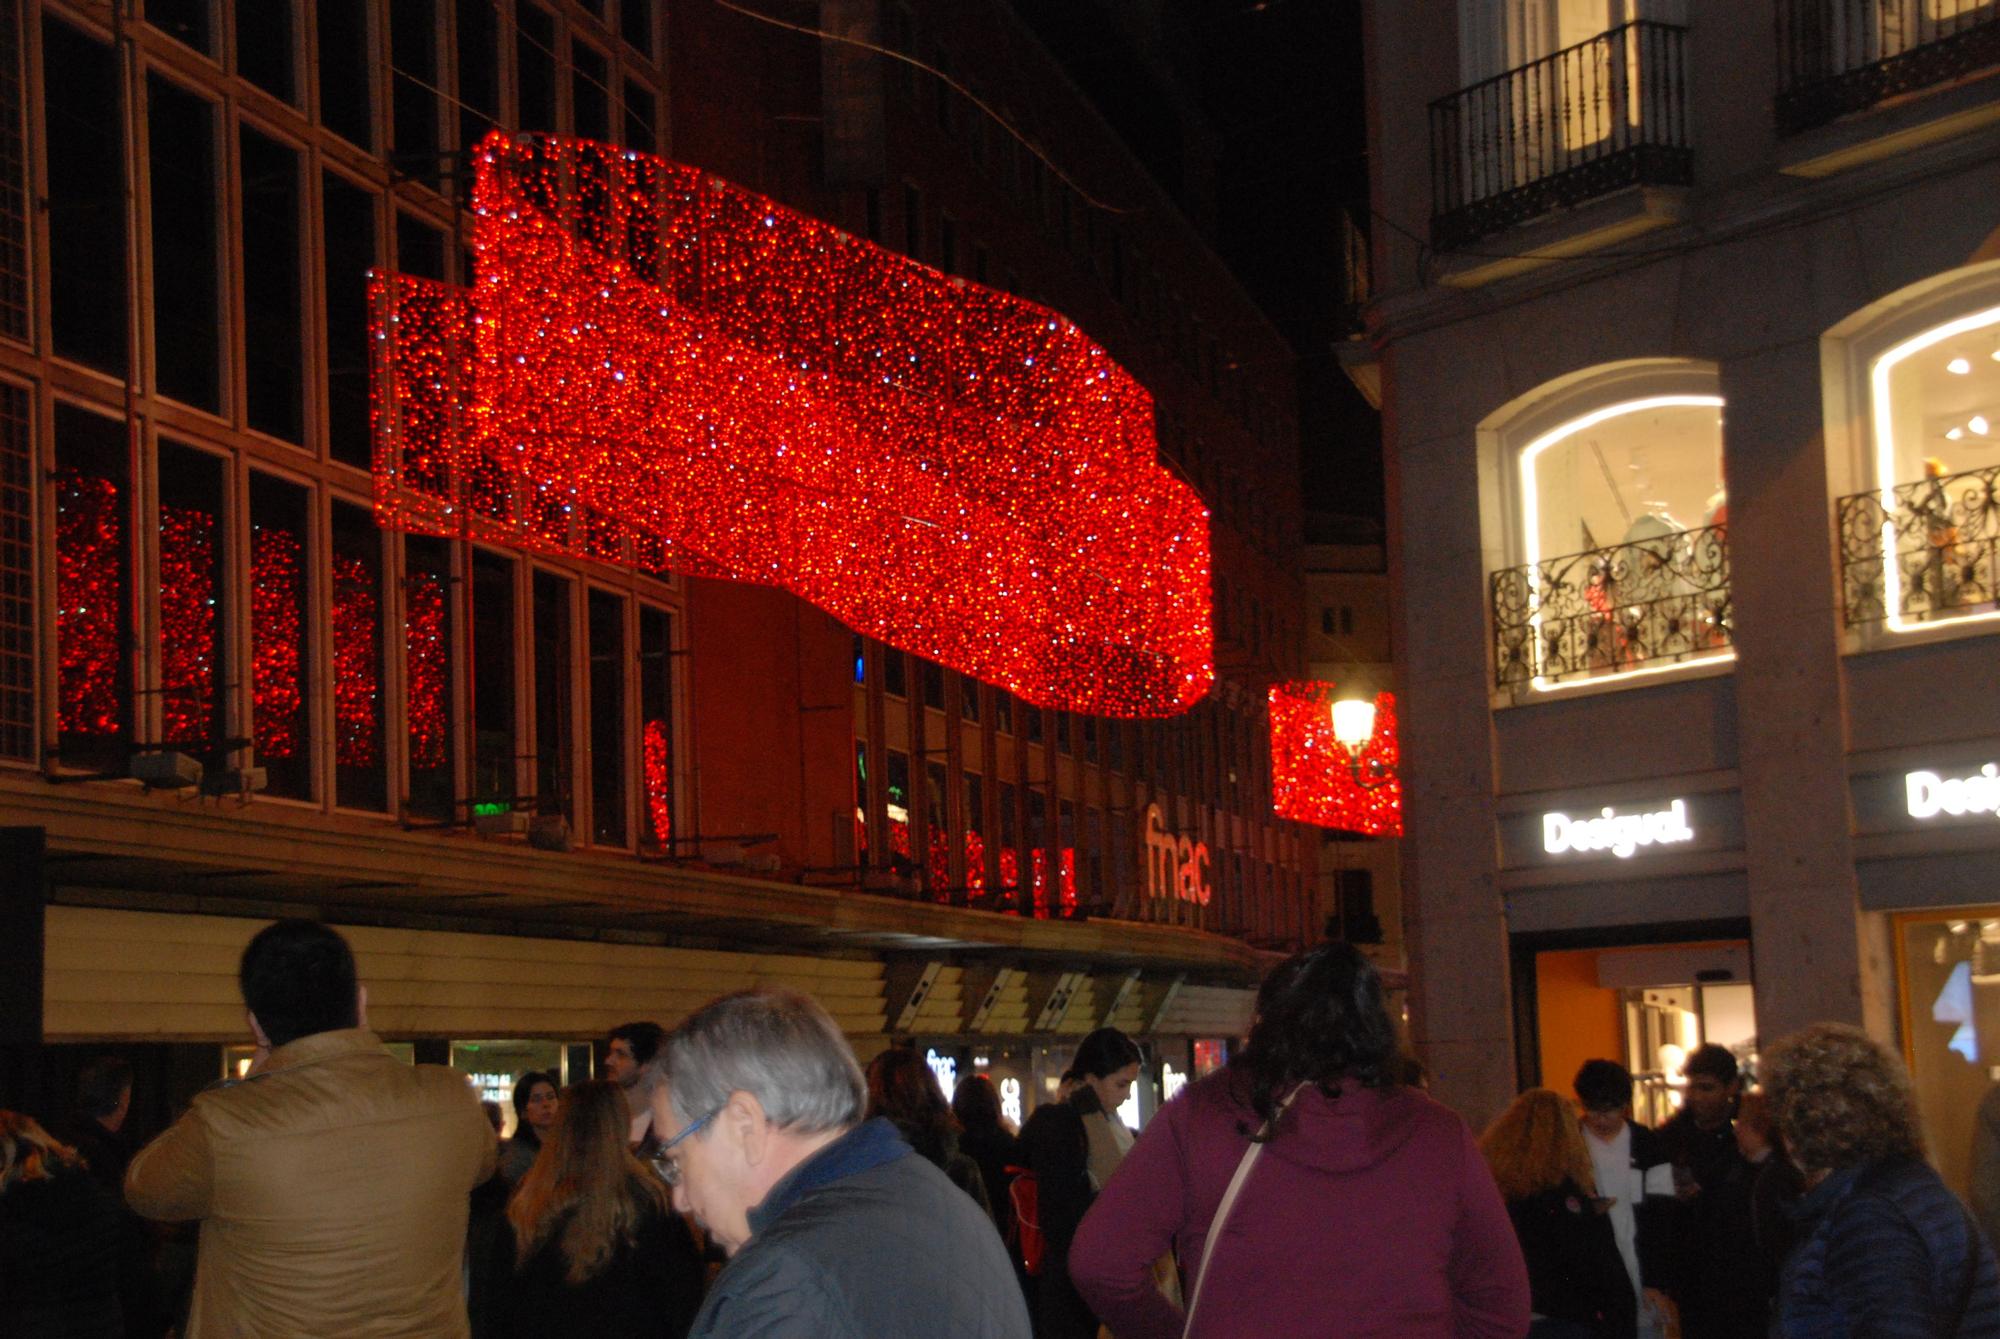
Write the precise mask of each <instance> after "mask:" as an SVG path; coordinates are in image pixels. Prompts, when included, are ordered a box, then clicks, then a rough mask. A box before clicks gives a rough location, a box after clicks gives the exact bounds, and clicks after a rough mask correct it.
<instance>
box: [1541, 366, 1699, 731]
mask: <svg viewBox="0 0 2000 1339" xmlns="http://www.w3.org/2000/svg"><path fill="white" fill-rule="evenodd" d="M1722 404H1723V401H1722V397H1721V396H1719V395H1652V396H1647V397H1645V398H1643V399H1638V400H1622V401H1620V402H1619V403H1617V404H1611V405H1606V406H1604V407H1603V408H1602V409H1595V410H1592V411H1591V412H1590V413H1588V414H1584V415H1583V416H1581V417H1579V418H1573V419H1571V420H1570V421H1569V422H1567V423H1564V424H1562V425H1561V426H1560V427H1557V428H1554V429H1551V430H1550V431H1548V432H1546V433H1543V434H1542V435H1541V436H1540V437H1537V438H1535V440H1533V441H1532V442H1529V443H1528V445H1527V446H1526V447H1524V448H1523V449H1522V451H1521V463H1520V479H1521V531H1522V534H1521V550H1522V555H1523V557H1524V558H1525V559H1526V560H1527V561H1526V562H1525V563H1524V564H1523V565H1524V566H1526V567H1527V568H1528V569H1529V570H1530V571H1531V572H1538V571H1539V569H1540V567H1541V563H1542V519H1541V498H1540V495H1539V494H1538V493H1537V492H1536V481H1535V461H1536V458H1537V457H1539V456H1540V455H1541V454H1542V452H1544V451H1546V450H1548V449H1549V448H1550V447H1552V446H1557V445H1560V444H1561V443H1563V442H1566V441H1568V440H1569V439H1570V438H1572V437H1574V436H1576V435H1577V434H1578V433H1580V432H1584V431H1586V430H1588V429H1590V428H1594V427H1596V426H1597V425H1598V424H1600V423H1605V422H1608V421H1610V420H1611V419H1614V418H1623V417H1624V416H1625V415H1627V414H1643V413H1645V412H1646V411H1647V410H1651V409H1678V408H1687V407H1699V406H1706V407H1709V408H1713V409H1715V410H1717V411H1720V410H1721V409H1722ZM1720 417H1721V416H1720V413H1719V412H1718V414H1717V418H1718V420H1719V419H1720ZM1528 609H1529V611H1530V612H1529V615H1528V626H1529V628H1530V629H1531V631H1532V636H1533V638H1534V642H1535V644H1536V645H1538V646H1539V645H1540V644H1541V636H1542V614H1541V583H1540V580H1539V577H1537V578H1536V579H1531V580H1530V581H1529V582H1528ZM1687 663H1689V662H1685V661H1683V662H1682V664H1687ZM1679 667H1680V666H1678V665H1676V666H1667V667H1665V668H1670V669H1677V668H1679ZM1630 674H1631V671H1625V672H1622V673H1620V675H1619V676H1618V677H1620V678H1627V677H1630ZM1528 682H1529V686H1530V687H1531V688H1533V689H1534V690H1535V691H1537V692H1546V691H1548V690H1549V689H1550V688H1551V687H1552V686H1553V685H1552V684H1551V683H1550V681H1549V680H1548V679H1547V678H1545V677H1543V676H1541V675H1536V676H1535V677H1533V678H1532V679H1530V680H1529V681H1528ZM1570 682H1586V681H1584V680H1572V681H1570Z"/></svg>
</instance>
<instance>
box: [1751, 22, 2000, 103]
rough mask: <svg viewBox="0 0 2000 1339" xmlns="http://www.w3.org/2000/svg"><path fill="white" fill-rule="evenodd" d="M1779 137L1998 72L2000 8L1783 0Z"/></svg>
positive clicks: (1780, 41) (1779, 84) (1779, 28)
mask: <svg viewBox="0 0 2000 1339" xmlns="http://www.w3.org/2000/svg"><path fill="white" fill-rule="evenodd" d="M1778 60H1779V62H1780V65H1779V70H1778V98H1777V104H1776V112H1777V117H1778V131H1779V133H1780V134H1785V135H1792V134H1797V133H1798V132H1799V131H1801V130H1809V129H1811V128H1812V127H1813V126H1817V125H1824V124H1825V123H1826V122H1828V121H1831V120H1834V119H1835V118H1836V117H1840V116H1844V115H1846V114H1847V113H1849V112H1858V111H1862V110H1864V109H1865V108H1868V107H1873V106H1874V105H1875V104H1876V103H1878V102H1882V101H1885V100H1886V99H1888V98H1892V97H1894V96H1896V95H1897V94H1899V93H1911V92H1915V91H1917V90H1919V89H1924V88H1931V87H1934V86H1936V85H1939V84H1945V83H1949V82H1951V81H1952V80H1954V79H1958V78H1962V77H1963V76H1965V75H1968V74H1971V73H1973V72H1974V71H1975V70H1982V69H1985V68H1986V67H1988V66H1991V65H1996V64H2000V3H1996V0H1779V4H1778Z"/></svg>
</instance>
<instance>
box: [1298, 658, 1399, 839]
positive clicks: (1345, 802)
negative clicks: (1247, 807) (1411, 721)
mask: <svg viewBox="0 0 2000 1339" xmlns="http://www.w3.org/2000/svg"><path fill="white" fill-rule="evenodd" d="M1333 692H1334V686H1333V685H1332V684H1330V683H1318V682H1303V683H1280V684H1273V685H1272V686H1271V692H1270V711H1271V807H1272V808H1273V809H1275V810H1276V811H1277V813H1278V816H1279V817H1280V818H1290V819H1295V820H1297V821H1298V822H1301V823H1314V824H1317V825H1319V826H1320V827H1323V828H1334V829H1336V830H1338V831H1341V832H1359V833H1363V834H1366V835H1368V836H1377V837H1400V836H1402V835H1403V782H1402V778H1401V777H1400V776H1399V775H1398V774H1397V772H1396V765H1397V762H1398V760H1399V759H1400V756H1401V755H1400V754H1399V752H1398V751H1397V747H1396V698H1395V694H1393V693H1379V694H1377V695H1376V697H1375V733H1374V736H1373V737H1372V738H1370V739H1369V741H1368V744H1367V745H1366V747H1364V748H1363V749H1362V750H1361V757H1360V759H1359V763H1360V768H1361V774H1362V776H1363V777H1365V778H1367V779H1368V780H1370V781H1374V780H1375V779H1376V778H1377V777H1380V778H1382V780H1381V783H1380V784H1379V785H1375V786H1373V787H1372V788H1370V787H1363V786H1362V785H1361V784H1360V783H1359V782H1357V781H1356V780H1355V779H1354V769H1353V767H1352V766H1350V765H1349V754H1348V752H1347V750H1346V748H1344V747H1343V746H1342V745H1341V743H1340V741H1339V740H1337V739H1335V738H1334V737H1333V716H1332V708H1333Z"/></svg>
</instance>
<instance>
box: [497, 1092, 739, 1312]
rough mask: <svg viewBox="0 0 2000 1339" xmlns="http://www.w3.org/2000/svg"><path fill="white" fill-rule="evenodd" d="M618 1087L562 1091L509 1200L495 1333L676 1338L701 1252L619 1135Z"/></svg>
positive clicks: (693, 1298) (698, 1280)
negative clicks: (546, 1129)
mask: <svg viewBox="0 0 2000 1339" xmlns="http://www.w3.org/2000/svg"><path fill="white" fill-rule="evenodd" d="M629 1124H630V1116H629V1113H628V1112H627V1110H626V1107H625V1095H624V1092H623V1091H622V1090H621V1089H620V1088H619V1087H618V1085H617V1084H615V1083H611V1082H608V1081H606V1080H602V1079H599V1080H594V1081H592V1082H589V1083H580V1084H578V1085H576V1086H575V1087H573V1088H571V1089H569V1090H568V1091H567V1092H565V1093H564V1094H563V1095H562V1101H561V1106H560V1108H559V1109H558V1111H557V1113H556V1119H555V1124H554V1125H553V1126H552V1127H551V1128H550V1130H549V1132H548V1135H547V1137H546V1139H545V1141H544V1143H543V1145H542V1151H541V1153H540V1155H539V1156H537V1157H536V1159H535V1163H534V1165H533V1166H532V1167H530V1168H529V1169H528V1171H527V1173H526V1175H524V1176H522V1178H521V1182H520V1185H519V1186H518V1187H517V1188H516V1189H515V1191H514V1198H513V1199H512V1201H510V1202H509V1204H508V1206H507V1230H506V1231H504V1232H502V1233H501V1234H500V1245H499V1249H500V1250H501V1251H502V1252H503V1253H504V1257H505V1269H504V1275H505V1277H504V1279H503V1281H502V1283H501V1285H500V1287H499V1289H498V1293H499V1297H498V1305H497V1306H496V1307H495V1308H494V1330H495V1334H496V1335H497V1336H498V1339H513V1337H514V1336H519V1337H520V1339H556V1337H557V1336H561V1335H579V1336H588V1337H589V1339H607V1337H608V1336H614V1335H615V1336H620V1339H623V1336H628V1335H647V1336H666V1337H668V1339H680V1336H683V1335H685V1334H686V1333H687V1332H688V1328H689V1326H690V1325H692V1324H693V1322H694V1317H695V1313H696V1312H697V1311H698V1310H699V1309H700V1308H701V1294H702V1262H701V1254H700V1252H699V1251H698V1250H697V1249H696V1247H695V1244H694V1238H693V1235H692V1234H691V1233H690V1232H689V1231H688V1228H687V1224H685V1223H684V1222H682V1221H681V1219H680V1216H679V1215H678V1214H676V1213H675V1212H674V1211H673V1207H672V1205H671V1204H670V1203H669V1201H668V1194H667V1188H666V1186H665V1185H664V1184H662V1183H661V1181H660V1180H659V1178H658V1176H657V1175H655V1174H654V1173H653V1172H652V1171H651V1170H650V1169H649V1168H647V1167H646V1166H645V1165H644V1164H643V1163H641V1162H640V1161H639V1160H638V1159H637V1158H636V1157H634V1156H633V1155H632V1151H631V1149H630V1148H629V1147H628V1146H627V1144H626V1135H627V1132H628V1126H629Z"/></svg>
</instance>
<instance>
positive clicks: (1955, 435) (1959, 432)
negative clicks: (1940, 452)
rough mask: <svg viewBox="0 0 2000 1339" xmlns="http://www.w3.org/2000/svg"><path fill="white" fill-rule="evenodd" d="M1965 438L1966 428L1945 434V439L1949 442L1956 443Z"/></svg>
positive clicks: (1952, 430) (1954, 429) (1955, 429)
mask: <svg viewBox="0 0 2000 1339" xmlns="http://www.w3.org/2000/svg"><path fill="white" fill-rule="evenodd" d="M1963 436H1965V429H1964V428H1953V429H1951V430H1950V431H1949V432H1947V433H1945V435H1944V439H1945V440H1946V441H1947V442H1955V441H1957V440H1958V439H1959V438H1961V437H1963Z"/></svg>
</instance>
